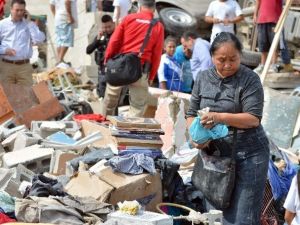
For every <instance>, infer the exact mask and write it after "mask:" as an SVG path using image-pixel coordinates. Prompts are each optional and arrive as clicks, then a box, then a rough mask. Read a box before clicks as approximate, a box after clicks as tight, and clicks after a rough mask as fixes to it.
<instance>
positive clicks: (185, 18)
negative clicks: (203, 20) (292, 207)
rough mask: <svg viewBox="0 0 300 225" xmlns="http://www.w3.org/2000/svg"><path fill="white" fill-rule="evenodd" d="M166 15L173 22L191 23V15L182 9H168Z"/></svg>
mask: <svg viewBox="0 0 300 225" xmlns="http://www.w3.org/2000/svg"><path fill="white" fill-rule="evenodd" d="M166 16H167V17H168V18H169V19H170V20H171V21H172V22H174V23H177V24H191V23H192V21H193V19H192V17H191V16H190V15H189V14H187V13H186V12H184V11H179V10H177V9H171V10H168V12H167V13H166Z"/></svg>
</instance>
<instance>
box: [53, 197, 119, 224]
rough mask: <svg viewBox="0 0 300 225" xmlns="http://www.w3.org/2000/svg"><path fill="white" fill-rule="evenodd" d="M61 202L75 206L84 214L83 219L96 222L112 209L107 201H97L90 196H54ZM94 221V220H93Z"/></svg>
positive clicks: (102, 219)
mask: <svg viewBox="0 0 300 225" xmlns="http://www.w3.org/2000/svg"><path fill="white" fill-rule="evenodd" d="M55 199H57V201H59V202H61V203H62V204H64V205H66V206H69V207H72V208H75V209H76V210H77V211H79V212H80V213H81V214H84V215H85V216H84V220H85V221H90V222H89V223H92V224H93V223H96V222H97V221H99V219H100V220H101V221H105V220H107V215H108V214H109V213H111V212H112V211H113V206H112V205H111V204H108V203H104V202H99V201H97V200H96V199H94V198H92V197H78V196H67V197H55ZM93 221H94V222H93Z"/></svg>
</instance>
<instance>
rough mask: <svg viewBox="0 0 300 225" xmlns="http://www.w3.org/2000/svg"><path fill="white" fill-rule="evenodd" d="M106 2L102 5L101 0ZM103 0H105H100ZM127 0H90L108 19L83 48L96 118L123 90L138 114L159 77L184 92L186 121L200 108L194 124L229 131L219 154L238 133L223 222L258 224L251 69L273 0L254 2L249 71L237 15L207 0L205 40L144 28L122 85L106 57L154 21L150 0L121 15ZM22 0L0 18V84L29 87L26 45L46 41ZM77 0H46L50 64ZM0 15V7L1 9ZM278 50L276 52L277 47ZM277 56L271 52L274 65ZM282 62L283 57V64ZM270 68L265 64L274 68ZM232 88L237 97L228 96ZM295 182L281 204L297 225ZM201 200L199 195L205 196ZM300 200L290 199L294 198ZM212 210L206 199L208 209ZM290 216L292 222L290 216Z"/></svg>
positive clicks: (123, 49) (69, 33)
mask: <svg viewBox="0 0 300 225" xmlns="http://www.w3.org/2000/svg"><path fill="white" fill-rule="evenodd" d="M105 2H106V3H105ZM104 3H105V4H104ZM131 3H132V2H131V0H114V1H113V2H112V4H107V1H93V2H91V9H92V10H97V9H101V10H103V9H104V8H106V9H109V10H110V11H113V17H111V16H109V15H107V14H105V15H103V16H102V18H101V29H100V31H99V33H98V34H97V35H96V36H95V37H94V39H93V41H92V42H91V43H90V44H89V45H88V46H87V48H86V53H87V54H92V53H93V52H95V61H96V63H97V65H98V68H99V70H98V77H99V82H98V86H97V93H98V95H99V97H102V98H103V107H102V114H103V115H105V116H106V115H113V114H115V112H116V108H117V106H118V103H119V99H120V95H121V93H122V90H124V89H125V90H127V89H128V90H129V102H130V108H129V114H128V115H129V116H132V117H141V116H143V115H144V110H145V107H146V105H147V96H148V87H149V86H153V85H154V81H155V79H156V77H157V78H158V87H159V88H162V89H166V90H171V91H179V92H185V93H191V99H190V106H189V109H188V111H187V114H186V117H187V125H188V127H189V126H190V125H191V124H192V122H193V121H194V119H195V117H197V115H198V113H197V112H198V110H200V109H203V108H205V107H209V108H210V112H209V113H207V114H205V115H204V116H203V117H202V118H201V124H202V125H203V126H204V127H205V128H206V129H210V128H211V127H212V126H214V125H215V124H218V123H221V124H225V125H227V126H228V128H229V130H230V132H229V133H230V134H229V136H227V137H226V139H224V140H223V141H225V142H226V143H227V144H226V145H223V146H221V155H224V156H226V155H230V148H229V149H228V148H226V146H232V142H233V140H232V131H233V130H234V129H236V130H237V143H236V146H235V147H236V154H235V156H234V157H235V161H236V168H237V175H236V181H235V188H234V193H233V195H232V199H231V203H230V206H229V207H228V208H226V209H223V213H224V224H236V225H242V224H245V225H257V224H260V213H261V206H262V199H263V193H264V186H265V183H266V179H267V171H268V162H269V145H268V138H267V137H266V135H265V132H264V130H263V127H262V126H261V119H262V111H263V104H264V94H263V87H262V84H261V82H260V79H259V76H258V73H259V72H260V71H261V70H262V68H263V66H264V63H265V61H266V57H267V54H268V51H269V49H270V45H271V43H272V39H273V38H274V32H273V29H274V26H275V25H276V22H277V21H278V19H279V16H280V13H281V11H282V2H281V1H279V0H257V1H256V7H255V12H254V22H255V23H257V25H258V47H259V50H260V52H261V53H262V57H261V58H262V61H261V64H260V66H259V67H258V68H256V69H255V70H254V71H253V70H251V69H249V68H247V67H246V66H244V65H241V54H242V48H243V46H242V44H241V43H240V41H239V39H238V38H237V37H236V35H235V30H234V24H236V23H238V22H240V21H241V20H243V14H242V11H241V8H240V6H239V4H238V3H237V2H236V1H235V0H214V1H212V2H211V3H210V5H209V7H208V10H207V13H206V15H205V21H206V22H207V23H210V24H212V33H211V38H210V41H208V40H204V39H202V38H201V37H200V36H199V34H198V33H197V32H195V31H189V30H188V31H186V32H184V33H183V34H180V40H179V38H178V37H173V36H167V37H164V35H165V31H164V26H163V24H162V23H161V22H158V23H156V24H155V25H154V26H153V28H152V31H151V33H150V35H151V38H150V39H149V41H148V43H147V44H146V46H144V49H143V53H142V54H139V57H140V62H141V71H142V72H141V73H142V74H141V78H140V79H139V80H138V81H136V82H134V83H131V84H129V85H126V87H124V86H113V85H110V84H109V83H107V82H106V80H105V67H106V63H107V61H108V60H111V59H113V58H114V57H115V56H117V55H119V54H126V53H130V52H134V53H139V51H140V48H141V46H142V44H143V43H144V39H145V36H146V33H147V31H148V27H149V25H150V23H151V21H152V19H153V18H154V12H155V10H156V5H155V0H138V8H139V10H138V12H136V13H132V14H128V11H129V9H130V8H131ZM25 6H26V2H25V1H24V0H12V2H11V11H10V13H11V15H10V16H9V17H7V18H5V19H2V20H1V21H0V55H1V61H0V73H1V76H0V81H1V82H10V83H17V84H24V85H32V79H31V73H32V72H31V70H32V68H31V66H30V64H29V58H30V57H31V54H32V46H33V45H35V44H38V43H41V42H43V41H44V40H45V35H44V34H43V33H42V32H41V31H40V30H39V29H38V27H37V25H36V24H35V23H33V22H31V20H30V14H29V12H28V11H26V8H25ZM76 6H77V0H50V9H51V12H52V13H53V15H54V17H55V34H56V45H57V65H66V64H68V63H67V62H65V60H64V57H65V55H66V53H67V51H68V49H69V48H70V47H72V46H73V45H74V28H76V27H77V24H78V16H77V8H76ZM0 12H1V11H0ZM278 50H279V49H278ZM276 59H277V53H275V54H274V59H273V63H274V65H275V63H276ZM288 63H289V62H287V64H288ZM274 65H272V67H271V69H272V68H273V67H274ZM237 90H238V102H235V93H236V92H237ZM213 142H214V141H209V142H207V143H203V144H196V143H193V142H192V141H191V143H192V145H193V146H194V147H195V148H199V149H201V150H202V151H206V150H207V151H208V152H211V151H210V149H209V148H210V146H212V144H213ZM295 183H296V181H295V180H294V181H293V183H292V186H293V187H294V189H292V190H291V193H292V192H293V193H294V194H289V196H288V198H287V202H286V204H285V207H286V208H287V209H288V212H287V216H286V218H287V222H288V224H298V223H297V222H293V221H298V220H299V218H298V216H296V217H295V215H297V213H298V211H299V210H298V209H299V200H297V201H296V202H292V200H291V199H292V197H291V195H292V196H298V194H297V193H298V192H297V191H295V190H296V189H297V187H296V189H295ZM204 197H205V196H204ZM298 198H299V197H297V199H298ZM210 207H212V206H211V205H210V204H209V202H207V208H210ZM294 217H295V218H296V219H295V220H293V218H294Z"/></svg>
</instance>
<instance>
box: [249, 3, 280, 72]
mask: <svg viewBox="0 0 300 225" xmlns="http://www.w3.org/2000/svg"><path fill="white" fill-rule="evenodd" d="M281 11H282V0H256V5H255V10H254V15H253V22H254V23H256V24H257V31H258V48H259V51H260V52H261V53H262V54H261V63H260V65H259V66H258V67H257V68H256V69H255V70H254V71H255V72H256V73H258V74H260V73H261V72H262V71H263V68H264V65H265V62H266V60H267V56H268V53H269V50H270V47H271V44H272V41H273V38H274V35H275V33H274V28H275V26H276V23H277V22H278V20H279V17H280V14H281ZM277 55H278V52H276V53H274V55H273V58H272V65H271V67H270V72H275V71H276V62H277Z"/></svg>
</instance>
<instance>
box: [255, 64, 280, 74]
mask: <svg viewBox="0 0 300 225" xmlns="http://www.w3.org/2000/svg"><path fill="white" fill-rule="evenodd" d="M263 70H264V65H262V64H259V65H258V67H256V68H255V69H254V70H253V71H254V72H255V73H257V74H258V75H260V74H261V73H262V71H263ZM278 72H279V71H278V66H277V65H276V64H272V65H270V67H269V69H268V73H278Z"/></svg>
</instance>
